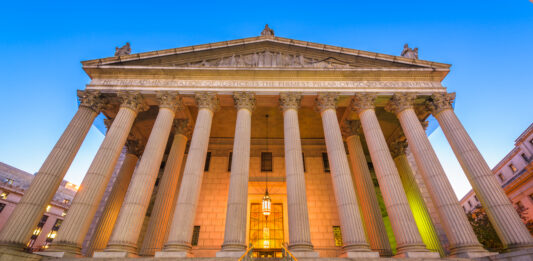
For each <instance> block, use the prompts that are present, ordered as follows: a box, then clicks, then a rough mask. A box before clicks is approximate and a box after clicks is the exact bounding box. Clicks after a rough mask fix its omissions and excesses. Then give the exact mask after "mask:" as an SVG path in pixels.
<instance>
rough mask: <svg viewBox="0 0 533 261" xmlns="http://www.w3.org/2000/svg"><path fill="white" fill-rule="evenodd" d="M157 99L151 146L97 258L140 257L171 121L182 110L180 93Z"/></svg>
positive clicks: (142, 159) (145, 153)
mask: <svg viewBox="0 0 533 261" xmlns="http://www.w3.org/2000/svg"><path fill="white" fill-rule="evenodd" d="M157 99H158V100H159V112H158V113H157V118H156V120H155V123H154V126H153V127H152V132H151V133H150V137H149V138H148V142H146V147H145V149H144V153H143V156H142V158H141V161H140V162H139V166H138V167H137V169H135V172H134V173H133V177H132V178H131V182H130V185H129V189H128V191H127V192H126V197H125V198H124V203H123V204H122V207H121V209H120V213H119V215H118V218H117V221H116V223H115V227H114V229H113V233H111V238H110V239H109V242H108V243H107V248H106V249H105V250H104V252H97V253H95V254H94V256H95V257H126V256H136V255H137V241H138V239H139V234H140V232H141V228H142V224H143V221H144V216H145V215H146V210H147V209H148V204H149V203H150V197H151V196H152V190H153V189H154V184H155V180H156V179H157V174H158V172H159V166H160V165H161V160H163V155H164V153H165V148H166V145H167V141H168V136H169V134H170V130H171V128H172V121H173V120H174V116H175V113H176V110H178V109H180V108H181V106H182V105H181V100H180V99H179V96H178V95H177V93H170V92H162V93H158V94H157Z"/></svg>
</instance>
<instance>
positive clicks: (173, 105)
mask: <svg viewBox="0 0 533 261" xmlns="http://www.w3.org/2000/svg"><path fill="white" fill-rule="evenodd" d="M156 97H157V100H158V101H159V108H168V109H170V110H172V111H174V112H175V111H178V110H183V108H184V107H183V103H182V102H181V97H180V96H179V94H178V92H157V93H156Z"/></svg>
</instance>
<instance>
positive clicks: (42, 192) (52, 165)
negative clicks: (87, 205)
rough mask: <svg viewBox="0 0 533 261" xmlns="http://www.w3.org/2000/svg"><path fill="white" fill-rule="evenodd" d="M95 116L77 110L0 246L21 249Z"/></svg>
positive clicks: (84, 108)
mask: <svg viewBox="0 0 533 261" xmlns="http://www.w3.org/2000/svg"><path fill="white" fill-rule="evenodd" d="M97 114H98V113H97V112H96V111H95V110H94V109H92V108H90V107H87V106H80V107H79V109H78V111H77V112H76V114H75V115H74V117H73V118H72V120H71V121H70V123H69V125H68V126H67V128H66V129H65V131H64V132H63V134H62V135H61V137H60V138H59V140H58V141H57V143H56V145H55V146H54V148H53V149H52V151H51V152H50V154H49V155H48V157H47V158H46V160H45V161H44V163H43V165H42V166H41V168H40V169H39V172H38V173H37V174H36V175H35V178H34V179H33V181H32V183H31V185H30V187H29V188H28V189H27V190H26V191H25V192H24V196H23V197H22V199H21V200H20V202H19V203H18V204H17V206H16V208H15V210H14V211H13V213H12V214H11V216H9V218H8V220H7V221H6V223H5V224H4V227H3V229H2V231H1V232H0V244H1V245H7V246H12V247H14V248H17V249H22V248H23V247H25V246H26V243H28V241H29V240H30V237H31V234H32V231H33V229H35V227H36V226H37V223H39V220H40V219H41V217H42V215H43V213H44V211H45V208H46V205H47V204H48V203H49V202H50V201H51V200H52V198H53V197H54V195H55V193H56V191H57V189H58V188H59V185H60V184H61V181H63V177H64V176H65V174H66V173H67V170H68V168H69V167H70V164H71V163H72V161H73V160H74V157H75V156H76V154H77V153H78V150H79V148H80V146H81V144H82V142H83V140H84V139H85V136H86V135H87V132H89V129H90V128H91V125H92V123H93V121H94V118H95V117H96V115H97Z"/></svg>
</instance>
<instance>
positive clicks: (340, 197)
mask: <svg viewBox="0 0 533 261" xmlns="http://www.w3.org/2000/svg"><path fill="white" fill-rule="evenodd" d="M326 97H327V96H326ZM326 97H324V99H323V100H326ZM324 107H327V105H326V104H325V103H324V104H323V107H322V112H321V115H322V126H323V128H324V137H325V140H326V147H327V151H328V160H329V163H330V167H331V179H332V181H333V182H332V183H333V191H334V194H335V200H336V202H337V210H338V212H339V219H340V222H341V230H342V241H343V244H344V250H345V251H346V252H348V254H349V255H351V253H350V252H368V254H369V255H370V254H371V255H372V256H373V255H374V253H373V252H370V247H369V245H368V243H367V241H366V236H365V230H364V228H363V223H362V219H361V215H360V212H359V204H358V202H357V197H356V195H355V190H354V187H353V180H352V176H351V173H350V166H349V165H348V159H347V157H346V151H345V149H344V142H343V141H342V135H341V130H340V127H339V123H338V120H337V113H336V112H335V109H333V108H334V107H333V106H330V107H329V108H324ZM332 107H333V108H332ZM359 255H361V254H359ZM377 256H378V253H375V257H377ZM360 257H361V256H360ZM368 257H370V256H368Z"/></svg>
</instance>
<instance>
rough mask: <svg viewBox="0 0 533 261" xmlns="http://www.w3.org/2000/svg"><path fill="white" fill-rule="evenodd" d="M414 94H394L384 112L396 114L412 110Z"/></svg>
mask: <svg viewBox="0 0 533 261" xmlns="http://www.w3.org/2000/svg"><path fill="white" fill-rule="evenodd" d="M416 96H417V95H416V94H415V93H395V94H394V95H393V96H392V98H391V99H390V100H389V102H388V103H387V105H386V106H385V110H386V111H389V112H392V113H394V114H398V113H400V112H402V111H404V110H406V109H414V106H413V104H414V101H415V99H416Z"/></svg>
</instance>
